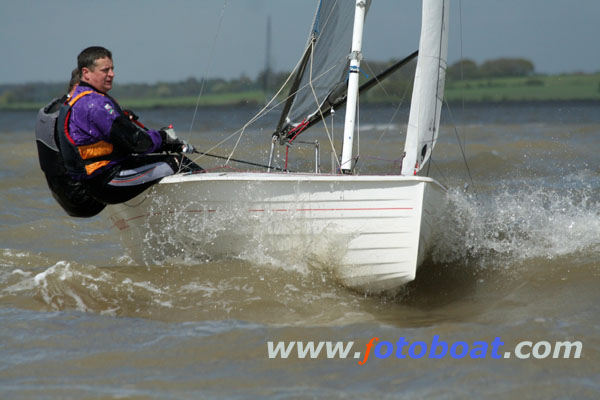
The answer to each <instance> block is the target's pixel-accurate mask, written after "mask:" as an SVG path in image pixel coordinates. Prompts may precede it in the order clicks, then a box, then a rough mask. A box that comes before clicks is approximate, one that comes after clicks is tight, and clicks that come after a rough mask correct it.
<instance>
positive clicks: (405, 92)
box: [364, 60, 411, 145]
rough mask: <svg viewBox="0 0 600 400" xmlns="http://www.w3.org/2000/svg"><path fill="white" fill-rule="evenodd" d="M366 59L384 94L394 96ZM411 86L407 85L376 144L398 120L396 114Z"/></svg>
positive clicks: (376, 143) (367, 67)
mask: <svg viewBox="0 0 600 400" xmlns="http://www.w3.org/2000/svg"><path fill="white" fill-rule="evenodd" d="M364 61H365V67H366V69H368V70H369V73H370V74H371V75H373V78H375V81H376V82H377V85H378V87H379V88H381V90H382V91H383V94H385V95H386V96H387V97H389V98H391V97H392V96H391V95H390V94H389V93H388V91H387V90H386V89H385V86H383V84H382V83H381V81H379V79H377V74H375V73H374V72H373V70H372V69H371V67H370V66H369V63H368V62H367V61H366V60H364ZM410 88H411V85H406V88H405V89H404V93H403V94H402V97H401V98H400V103H398V105H397V106H396V109H395V110H394V113H393V114H392V116H391V118H390V120H389V122H388V123H387V124H386V127H385V129H384V130H383V132H382V133H381V135H379V138H377V141H376V142H375V145H378V144H379V142H381V139H383V137H384V136H385V135H386V134H387V132H388V131H389V128H390V125H391V124H392V122H393V121H395V120H396V116H397V115H398V113H399V112H400V108H401V107H402V104H404V99H406V94H407V93H408V91H409V89H410Z"/></svg>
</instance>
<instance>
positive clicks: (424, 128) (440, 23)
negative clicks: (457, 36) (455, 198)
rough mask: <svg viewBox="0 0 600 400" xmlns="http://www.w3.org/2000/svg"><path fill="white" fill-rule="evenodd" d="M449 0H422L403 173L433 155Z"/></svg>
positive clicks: (438, 112)
mask: <svg viewBox="0 0 600 400" xmlns="http://www.w3.org/2000/svg"><path fill="white" fill-rule="evenodd" d="M448 3H449V0H423V15H422V25H421V40H420V43H419V58H418V61H417V70H416V73H415V84H414V88H413V94H412V100H411V108H410V115H409V119H408V128H407V132H406V142H405V145H404V160H403V162H402V175H414V174H416V173H417V172H418V171H419V170H420V169H421V168H422V167H423V165H424V164H425V163H426V162H427V160H428V159H429V157H430V156H431V152H432V151H433V148H434V146H435V142H436V140H437V137H438V130H439V125H440V115H441V111H442V100H443V97H444V81H445V77H446V66H447V62H446V59H447V54H448V22H449V9H450V6H449V4H448Z"/></svg>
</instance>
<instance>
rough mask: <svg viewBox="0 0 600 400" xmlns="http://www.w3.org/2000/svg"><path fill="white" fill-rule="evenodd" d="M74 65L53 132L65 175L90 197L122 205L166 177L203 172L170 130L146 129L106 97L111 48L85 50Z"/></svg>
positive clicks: (111, 70)
mask: <svg viewBox="0 0 600 400" xmlns="http://www.w3.org/2000/svg"><path fill="white" fill-rule="evenodd" d="M77 68H78V70H79V72H80V73H81V82H80V83H79V85H78V86H77V87H76V89H75V91H74V92H73V96H72V98H70V99H69V100H68V101H67V102H66V103H65V104H63V105H62V106H61V109H60V113H59V116H58V121H57V132H58V133H57V136H58V139H59V141H58V142H59V147H60V151H61V154H62V157H63V160H64V164H65V167H66V170H67V173H68V174H69V175H70V176H71V178H72V179H73V180H75V181H77V182H81V184H82V185H83V186H84V187H85V188H86V190H87V191H88V193H89V194H90V195H91V196H92V197H94V198H95V199H96V200H98V201H99V202H101V203H103V204H116V203H122V202H125V201H127V200H129V199H131V198H133V197H135V196H137V195H138V194H140V193H141V192H143V191H144V190H146V189H147V188H148V187H150V186H151V185H153V184H154V183H156V182H158V181H159V180H160V179H161V178H163V177H165V176H168V175H172V174H174V173H177V172H179V171H184V172H200V171H202V168H200V167H199V166H197V165H196V164H194V163H193V162H191V161H190V160H189V159H187V158H185V157H184V156H183V155H182V154H181V153H188V154H189V153H192V152H194V151H195V150H194V148H193V147H192V146H191V145H190V144H188V143H187V142H186V141H184V140H181V139H179V138H178V137H177V136H176V135H175V131H174V130H173V129H172V128H163V129H161V130H160V131H155V130H151V129H146V128H145V127H144V126H143V125H142V124H140V123H139V122H138V121H137V116H134V115H133V114H131V113H128V112H126V111H124V110H122V109H121V107H120V106H119V104H118V103H117V101H116V100H115V99H113V98H112V97H111V96H109V95H108V91H109V90H111V89H112V85H113V79H114V76H115V74H114V65H113V60H112V54H111V52H110V51H109V50H107V49H105V48H104V47H100V46H92V47H88V48H86V49H84V50H83V51H82V52H81V53H80V54H79V55H78V57H77ZM159 152H169V153H179V154H156V153H159Z"/></svg>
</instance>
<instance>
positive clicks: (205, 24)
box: [0, 0, 600, 83]
mask: <svg viewBox="0 0 600 400" xmlns="http://www.w3.org/2000/svg"><path fill="white" fill-rule="evenodd" d="M346 1H352V0H346ZM420 3H421V2H420V1H418V0H373V5H372V7H371V10H370V11H369V15H368V17H367V25H366V27H365V39H364V42H363V52H364V55H365V58H366V59H367V60H375V61H383V60H388V59H390V58H400V57H402V56H404V55H406V54H408V53H409V52H411V51H413V50H415V49H416V47H417V44H418V34H419V27H420V13H421V5H420ZM315 5H316V1H315V0H226V1H224V0H194V1H192V0H129V1H123V0H103V1H101V2H100V1H90V0H52V1H41V0H38V1H34V0H0V49H2V55H3V59H2V62H0V83H20V82H34V81H53V82H62V81H66V80H67V79H68V77H69V74H70V71H71V69H73V68H74V67H75V65H76V61H75V60H76V56H77V54H78V53H79V51H81V50H82V49H83V48H85V47H87V46H90V45H102V46H105V47H107V48H109V49H110V50H112V52H113V58H114V61H115V67H116V74H117V76H116V80H117V83H118V82H123V83H125V82H148V83H153V82H156V81H177V80H182V79H186V78H188V77H195V78H202V77H205V76H207V77H224V78H232V77H238V76H240V75H241V74H242V73H244V74H246V75H248V76H249V77H251V78H254V77H256V74H257V73H258V72H259V71H260V70H262V69H263V68H264V66H265V42H266V40H265V37H266V21H267V16H270V17H271V25H272V47H271V55H272V60H273V61H272V66H273V67H274V69H275V70H279V71H281V70H289V69H291V68H292V67H293V65H295V63H296V61H297V60H298V58H299V57H300V53H301V50H302V47H303V46H304V44H305V42H306V38H307V35H308V30H309V27H310V22H311V20H312V17H313V14H314V9H315ZM459 10H460V11H461V12H459ZM221 15H223V19H222V25H221V29H220V30H219V31H218V30H217V26H218V22H219V21H220V20H221ZM461 21H462V23H461ZM461 37H462V41H461ZM599 39H600V0H452V4H451V23H450V49H449V55H448V56H449V62H450V63H452V62H455V61H457V60H458V59H460V58H461V52H462V56H463V57H465V58H471V59H473V60H475V61H477V62H482V61H485V60H488V59H492V58H497V57H524V58H528V59H530V60H531V61H533V63H534V64H535V67H536V70H537V71H538V72H544V73H559V72H574V71H584V72H596V71H600V44H598V41H599ZM213 44H214V46H213Z"/></svg>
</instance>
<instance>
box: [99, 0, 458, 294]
mask: <svg viewBox="0 0 600 400" xmlns="http://www.w3.org/2000/svg"><path fill="white" fill-rule="evenodd" d="M369 6H370V1H365V0H356V1H354V2H353V1H350V0H347V1H335V0H332V1H329V0H322V1H320V2H319V4H318V8H317V12H316V15H315V19H314V21H313V25H312V30H311V35H310V38H309V41H308V44H307V46H306V50H305V52H304V54H303V56H302V58H301V60H300V62H299V63H298V66H297V67H296V69H295V78H294V80H293V81H292V83H291V89H290V96H289V98H288V102H287V104H286V105H285V107H284V112H283V115H282V117H281V119H280V121H279V124H278V126H277V128H276V131H275V134H274V135H273V138H272V141H271V142H272V143H271V146H272V147H273V146H276V145H277V143H283V144H288V145H289V144H291V143H292V142H293V141H294V140H295V138H296V137H297V136H298V135H299V134H300V133H301V132H302V131H303V130H305V129H306V128H308V127H309V126H311V125H313V124H314V123H315V121H320V120H321V119H322V118H324V117H326V116H327V115H328V114H329V113H330V112H331V111H332V109H333V107H334V105H339V104H341V103H343V102H345V103H346V116H345V124H344V143H343V149H342V154H341V157H340V158H339V159H338V166H339V168H338V169H337V171H338V172H337V173H331V174H322V173H319V172H318V168H317V172H304V173H299V172H287V171H275V170H274V169H269V170H268V171H265V172H231V171H224V172H206V173H198V174H177V175H173V176H170V177H166V178H164V179H163V180H162V181H160V182H159V183H158V184H156V185H154V186H153V187H151V188H150V189H149V190H148V191H146V192H144V193H142V194H141V195H139V196H138V197H136V198H134V199H132V200H131V201H129V202H127V203H124V204H119V205H115V206H111V207H110V208H109V210H110V211H109V217H110V220H111V221H112V225H113V227H114V229H115V230H116V231H118V233H119V235H120V236H121V239H122V242H123V244H124V245H125V247H127V248H128V249H129V252H130V255H131V257H132V258H133V259H134V260H136V261H137V262H139V263H143V264H153V263H160V262H163V261H164V260H166V259H175V260H176V259H185V258H186V257H187V258H190V257H192V258H193V259H191V260H190V259H188V260H186V261H188V262H189V261H191V262H198V261H204V260H222V259H228V258H229V259H231V258H235V257H238V256H240V255H243V254H247V253H248V252H249V251H257V252H263V253H265V254H268V256H269V257H270V259H271V260H274V261H273V262H280V263H285V262H289V263H292V264H293V260H290V257H293V256H294V255H296V256H297V255H302V256H303V257H305V258H307V259H314V260H319V261H320V262H324V263H328V264H330V267H331V268H332V269H333V270H334V272H335V276H336V278H337V279H338V280H339V281H340V282H341V283H342V284H344V285H346V286H347V287H350V288H353V289H356V290H358V291H362V292H365V293H380V292H383V291H387V290H390V289H394V288H397V287H400V286H402V285H404V284H406V283H407V282H410V281H412V280H413V279H415V275H416V272H417V268H418V266H419V265H420V264H421V263H422V261H423V260H424V258H425V257H426V255H427V252H428V249H429V248H430V245H431V237H432V232H433V228H434V225H435V220H436V216H437V214H438V210H440V209H442V208H443V203H444V199H445V191H446V189H445V188H444V187H443V186H442V185H441V184H439V183H438V182H437V181H436V180H434V179H432V178H429V177H425V176H420V175H419V171H420V170H421V169H422V168H423V166H424V165H425V164H426V163H427V161H428V160H429V157H430V155H431V152H432V151H433V148H434V146H435V143H436V140H437V136H438V128H439V123H440V114H441V107H442V98H443V88H444V80H445V70H446V55H447V44H448V39H447V38H448V15H449V11H448V9H449V5H448V0H424V1H423V13H422V28H421V37H420V44H419V50H418V52H419V54H418V60H417V69H416V74H415V79H414V87H413V94H412V101H411V109H410V113H409V121H408V127H407V137H406V140H405V148H404V157H403V162H402V168H401V172H400V174H399V175H358V174H356V173H355V171H354V165H353V163H354V162H355V160H354V158H353V157H354V156H353V143H354V129H355V125H356V115H357V114H356V111H357V98H358V95H359V92H360V90H361V89H362V87H360V86H359V69H360V63H361V59H362V48H361V46H362V31H363V24H364V21H365V17H366V14H367V10H368V8H369ZM336 43H347V44H346V45H345V46H339V45H338V46H332V44H336ZM363 86H364V85H363ZM398 152H399V155H401V153H400V147H399V148H398ZM272 154H273V151H271V158H272ZM271 163H272V159H271V160H269V165H271Z"/></svg>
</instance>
